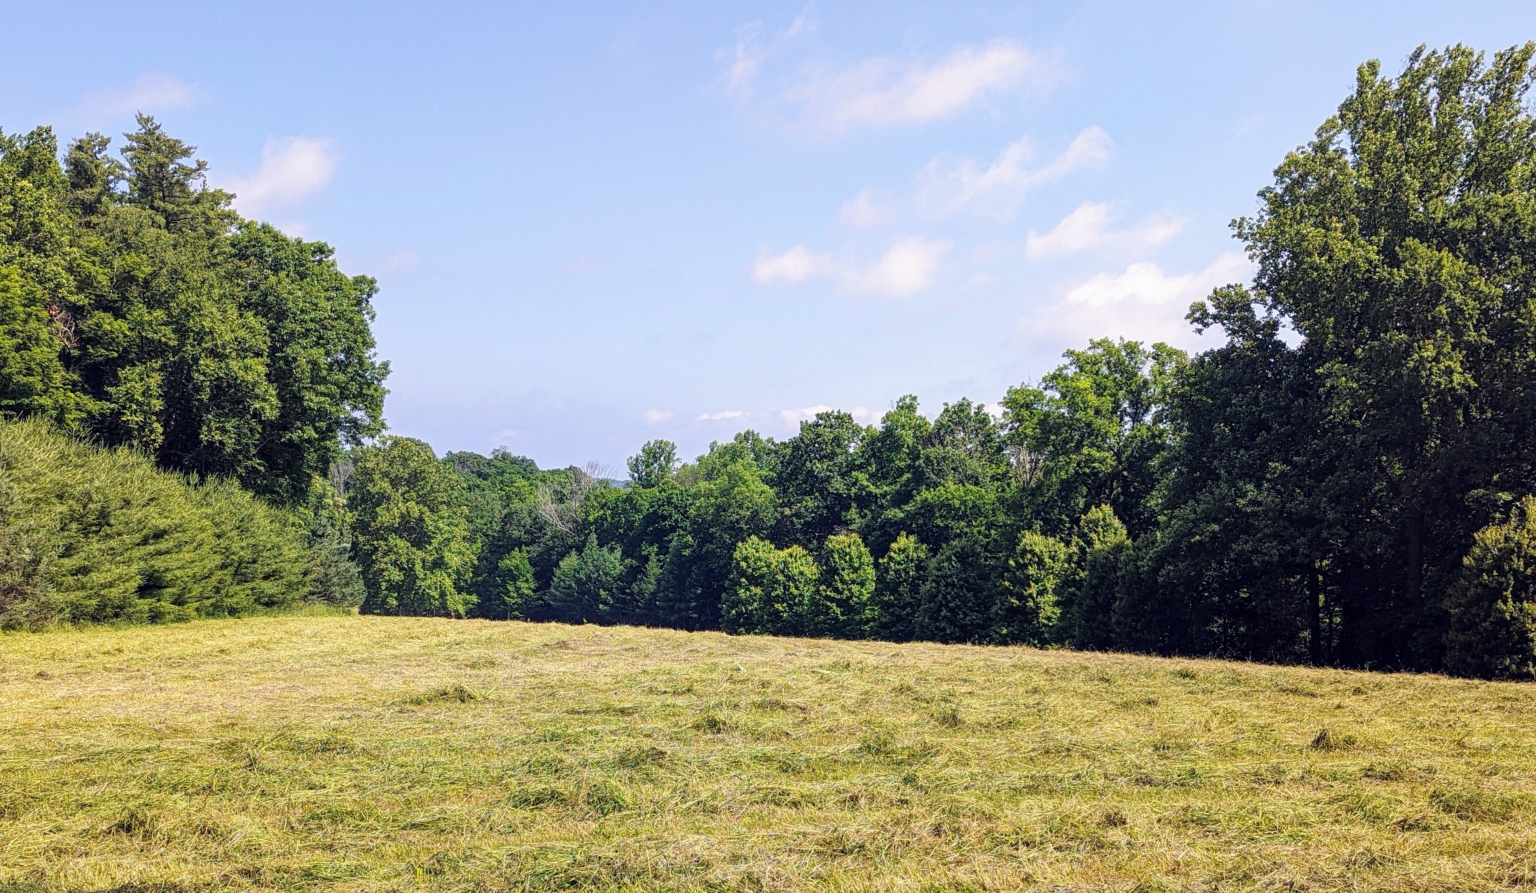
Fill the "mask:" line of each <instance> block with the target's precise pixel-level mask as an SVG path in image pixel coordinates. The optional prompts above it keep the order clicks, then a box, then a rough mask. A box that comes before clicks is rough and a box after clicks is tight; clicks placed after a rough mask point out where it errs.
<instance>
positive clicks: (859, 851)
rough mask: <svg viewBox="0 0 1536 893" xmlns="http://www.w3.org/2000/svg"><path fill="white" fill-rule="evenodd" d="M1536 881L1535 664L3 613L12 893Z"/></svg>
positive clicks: (3, 820) (370, 621)
mask: <svg viewBox="0 0 1536 893" xmlns="http://www.w3.org/2000/svg"><path fill="white" fill-rule="evenodd" d="M320 888H324V889H327V890H405V889H412V890H415V889H421V890H483V889H504V890H582V889H620V890H686V889H697V890H871V891H873V890H911V891H962V890H1013V889H1021V888H1026V889H1027V888H1035V889H1046V890H1077V889H1083V890H1099V889H1105V890H1143V891H1150V890H1201V891H1207V890H1246V889H1261V890H1415V891H1419V890H1447V891H1449V890H1458V891H1460V890H1495V889H1511V888H1517V889H1518V888H1536V687H1532V686H1528V685H1518V684H1493V683H1480V682H1467V681H1457V680H1449V679H1444V678H1439V677H1430V676H1383V675H1371V674H1365V673H1347V672H1336V671H1321V670H1310V669H1298V668H1275V667H1261V666H1253V665H1245V664H1236V663H1221V662H1214V661H1183V660H1158V659H1150V658H1138V657H1125V656H1116V655H1092V654H1072V653H1066V652H1041V651H1033V650H1028V649H1019V648H1009V649H1002V648H970V647H954V646H937V645H889V644H882V643H867V642H866V643H850V642H825V641H807V640H794V639H769V638H753V637H744V638H732V637H728V636H724V635H719V634H713V633H706V634H687V633H680V632H671V631H657V630H638V629H627V628H598V627H564V626H552V625H529V624H520V623H487V622H477V621H446V620H416V619H391V618H371V617H355V616H313V617H273V618H258V619H251V620H243V621H203V622H197V623H191V624H183V625H176V626H165V627H140V628H132V629H105V628H97V629H78V630H61V631H56V632H48V633H41V634H12V635H5V636H0V891H19V890H28V891H30V890H61V891H62V890H117V891H149V890H203V889H320Z"/></svg>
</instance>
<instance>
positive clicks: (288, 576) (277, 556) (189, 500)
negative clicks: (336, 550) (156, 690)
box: [0, 419, 314, 628]
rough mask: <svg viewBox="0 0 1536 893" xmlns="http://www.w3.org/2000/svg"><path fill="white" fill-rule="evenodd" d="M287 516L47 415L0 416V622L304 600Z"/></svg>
mask: <svg viewBox="0 0 1536 893" xmlns="http://www.w3.org/2000/svg"><path fill="white" fill-rule="evenodd" d="M306 540H307V531H306V530H305V528H304V525H303V524H302V522H300V521H299V520H298V519H297V518H296V517H295V516H293V515H290V514H288V513H286V512H284V511H281V510H279V509H277V508H274V507H272V506H269V505H267V504H266V503H264V502H262V501H260V500H259V499H257V498H255V497H253V496H251V495H250V494H249V493H246V492H245V491H244V490H241V489H240V488H239V487H237V486H236V485H234V484H233V483H230V482H227V481H217V480H216V481H210V482H207V483H204V484H201V485H195V484H193V483H191V482H189V481H188V480H187V479H185V478H183V477H181V476H179V475H174V474H169V473H166V472H162V471H158V470H156V469H155V467H154V465H153V464H152V463H151V462H150V460H148V459H147V458H145V457H143V456H140V455H138V454H136V453H133V452H129V451H127V450H104V449H99V448H96V447H92V446H89V445H86V444H83V443H80V442H78V441H75V440H72V439H71V438H69V437H66V436H64V435H62V434H60V433H58V432H57V431H55V430H54V429H53V428H52V427H51V426H50V425H49V424H48V423H47V422H44V421H42V420H41V419H31V420H26V421H20V422H0V627H7V628H35V627H38V626H43V625H46V624H49V623H56V622H74V623H80V622H95V623H107V622H119V621H124V622H134V623H143V622H164V621H174V620H187V619H191V618H194V617H233V616H239V615H242V614H249V613H252V612H255V611H258V610H262V609H269V608H277V607H283V606H287V605H291V604H294V603H296V602H298V601H299V600H301V599H302V598H303V597H304V595H305V593H306V592H307V591H308V590H309V588H310V586H311V574H312V573H313V568H314V561H313V557H312V552H311V551H310V549H309V547H308V543H307V541H306Z"/></svg>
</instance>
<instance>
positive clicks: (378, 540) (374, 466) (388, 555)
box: [347, 437, 475, 616]
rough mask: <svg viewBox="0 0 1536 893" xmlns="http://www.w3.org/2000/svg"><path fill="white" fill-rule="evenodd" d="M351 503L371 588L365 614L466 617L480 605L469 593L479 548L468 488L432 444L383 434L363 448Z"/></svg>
mask: <svg viewBox="0 0 1536 893" xmlns="http://www.w3.org/2000/svg"><path fill="white" fill-rule="evenodd" d="M347 508H348V509H349V510H350V512H351V514H352V517H353V519H354V520H353V525H354V535H355V540H354V546H355V548H356V550H357V554H358V557H359V559H360V560H361V564H362V569H363V581H364V583H365V584H366V585H367V590H368V594H367V598H366V599H365V600H364V602H363V611H364V612H366V613H374V614H418V615H423V614H424V615H437V616H463V615H464V614H466V613H468V612H469V611H470V610H471V609H472V608H474V606H475V596H474V595H473V594H472V593H469V592H467V591H465V584H466V583H468V582H469V574H470V571H471V570H472V568H473V566H474V561H475V547H474V543H473V541H472V540H471V538H470V531H469V520H468V514H467V512H466V511H465V508H464V485H463V483H462V482H461V481H460V480H459V479H458V478H457V477H456V476H455V475H454V474H453V472H452V471H451V470H450V469H448V468H447V467H446V466H444V465H443V464H442V463H441V462H439V461H438V460H437V457H436V456H435V455H433V453H432V448H431V447H429V446H427V445H426V444H425V443H422V442H421V441H419V440H412V439H411V438H408V437H384V438H381V439H380V441H379V444H378V445H377V446H370V447H364V448H362V449H360V450H358V451H357V459H356V467H355V470H354V471H353V473H352V479H351V481H350V482H349V483H348V492H347Z"/></svg>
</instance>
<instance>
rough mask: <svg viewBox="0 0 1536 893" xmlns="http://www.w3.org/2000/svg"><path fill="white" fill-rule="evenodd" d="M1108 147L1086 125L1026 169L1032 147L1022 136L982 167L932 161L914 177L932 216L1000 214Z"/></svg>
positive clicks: (1096, 159) (1098, 158)
mask: <svg viewBox="0 0 1536 893" xmlns="http://www.w3.org/2000/svg"><path fill="white" fill-rule="evenodd" d="M1112 145H1113V143H1112V142H1111V140H1110V138H1109V134H1107V133H1105V132H1104V131H1103V130H1101V129H1099V128H1097V127H1088V128H1085V129H1084V130H1083V131H1082V132H1081V133H1079V134H1078V135H1077V137H1076V138H1075V139H1073V140H1072V144H1071V145H1069V146H1068V147H1067V148H1066V150H1065V151H1063V152H1062V153H1061V154H1060V155H1058V156H1056V157H1055V158H1053V159H1052V160H1051V161H1049V162H1047V163H1046V164H1044V165H1042V166H1041V167H1037V168H1031V167H1029V163H1030V161H1032V160H1033V158H1034V148H1033V147H1032V146H1031V145H1030V142H1029V139H1028V138H1027V137H1026V138H1024V139H1021V140H1019V141H1017V142H1015V143H1012V144H1010V145H1009V146H1008V147H1007V148H1005V149H1004V150H1003V151H1002V153H1001V154H999V155H998V156H997V160H995V161H993V162H992V163H991V164H989V165H987V166H986V167H981V166H979V165H978V164H977V163H976V162H975V161H973V160H971V159H969V158H966V159H961V160H960V161H959V162H958V163H946V162H945V161H944V160H943V159H934V160H933V161H931V162H929V164H928V168H927V170H926V171H925V172H924V174H923V176H922V177H921V178H920V181H919V187H918V197H919V202H920V203H921V204H922V205H923V206H924V207H925V208H927V209H928V210H929V211H930V212H933V213H938V214H953V213H956V212H958V211H962V210H973V211H977V212H980V213H986V214H993V215H996V216H1000V217H1006V216H1008V215H1010V214H1012V213H1013V211H1014V210H1015V209H1016V208H1017V207H1018V205H1019V202H1021V201H1022V200H1023V199H1024V195H1025V194H1026V193H1027V192H1029V191H1030V190H1031V189H1034V188H1036V187H1038V186H1043V185H1045V184H1046V183H1051V182H1053V181H1056V180H1059V179H1061V178H1062V177H1065V176H1067V175H1068V174H1071V173H1073V172H1075V171H1078V170H1081V169H1083V168H1085V167H1088V166H1090V165H1094V164H1100V163H1102V162H1103V161H1105V160H1106V159H1108V158H1109V152H1110V148H1111V146H1112Z"/></svg>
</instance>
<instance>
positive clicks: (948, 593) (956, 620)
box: [917, 537, 1001, 642]
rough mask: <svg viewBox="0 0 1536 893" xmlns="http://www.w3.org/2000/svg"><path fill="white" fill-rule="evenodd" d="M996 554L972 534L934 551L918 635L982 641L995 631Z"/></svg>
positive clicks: (923, 591) (922, 595)
mask: <svg viewBox="0 0 1536 893" xmlns="http://www.w3.org/2000/svg"><path fill="white" fill-rule="evenodd" d="M1000 570H1001V568H1000V567H999V562H998V560H997V556H996V555H995V554H993V551H992V550H991V549H990V548H988V544H986V543H983V542H980V541H978V540H977V539H975V538H973V537H960V538H957V539H953V540H950V541H949V542H948V543H947V544H946V545H945V546H944V547H943V548H941V549H940V550H939V551H938V554H936V555H934V557H933V560H932V561H930V562H929V564H928V568H927V572H926V573H925V575H924V577H923V585H922V589H921V592H920V596H919V598H920V604H919V607H918V614H917V635H918V638H921V639H928V640H931V641H935V642H981V641H984V640H985V639H986V638H987V637H988V634H989V632H990V630H991V626H992V611H993V606H994V605H995V604H996V603H997V601H998V595H999V590H1000V589H1001V585H1000V583H1001V581H1000V576H1001V574H1000Z"/></svg>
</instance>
